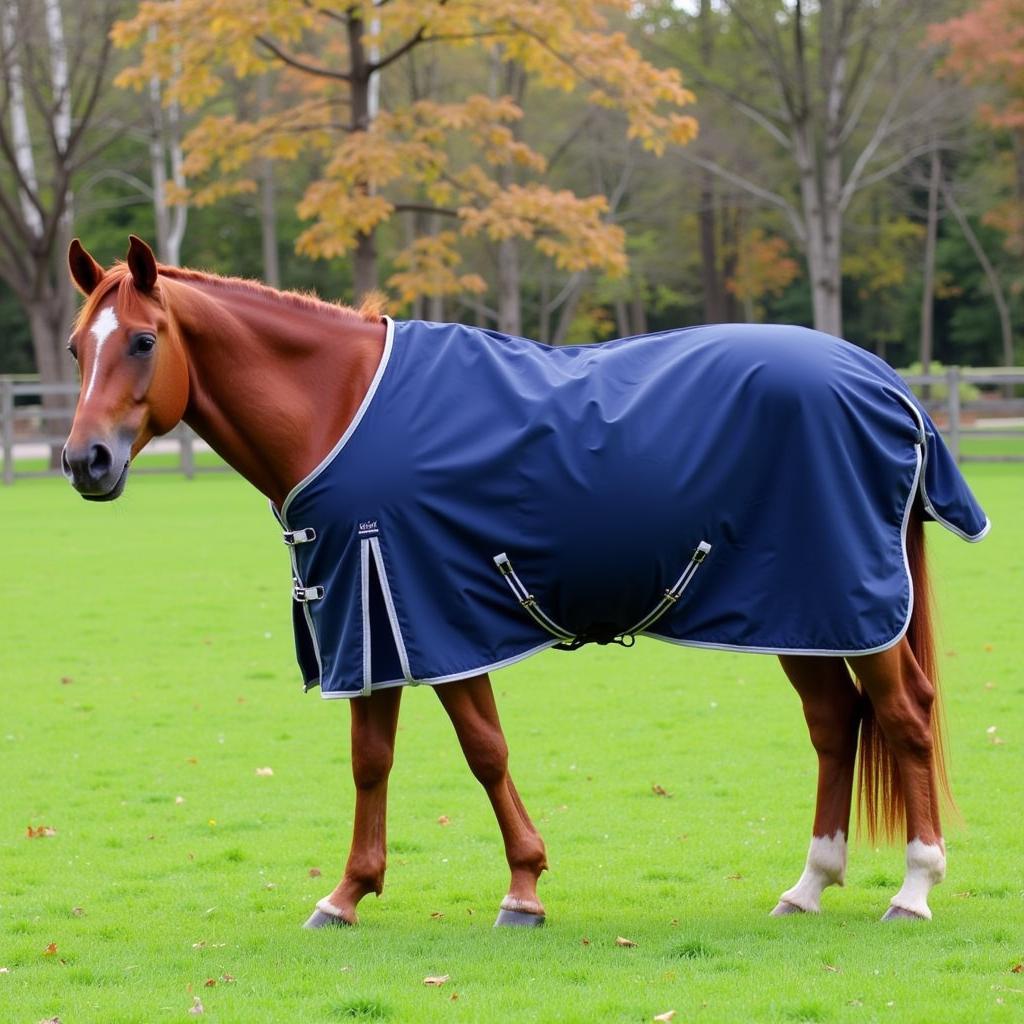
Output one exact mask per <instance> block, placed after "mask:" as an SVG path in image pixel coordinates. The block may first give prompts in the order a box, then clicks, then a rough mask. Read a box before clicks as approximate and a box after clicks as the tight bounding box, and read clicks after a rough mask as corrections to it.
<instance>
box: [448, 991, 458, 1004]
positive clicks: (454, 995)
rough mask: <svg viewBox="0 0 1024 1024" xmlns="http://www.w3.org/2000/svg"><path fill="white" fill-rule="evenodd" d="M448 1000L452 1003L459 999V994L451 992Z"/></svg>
mask: <svg viewBox="0 0 1024 1024" xmlns="http://www.w3.org/2000/svg"><path fill="white" fill-rule="evenodd" d="M448 998H449V999H450V1000H451V1001H452V1002H453V1003H454V1002H455V1000H456V999H458V998H459V993H458V992H453V993H452V994H451V995H450V996H449V997H448Z"/></svg>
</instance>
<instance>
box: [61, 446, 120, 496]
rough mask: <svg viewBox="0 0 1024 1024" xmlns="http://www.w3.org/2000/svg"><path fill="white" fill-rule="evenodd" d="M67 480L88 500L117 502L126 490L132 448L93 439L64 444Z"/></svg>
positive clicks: (62, 460)
mask: <svg viewBox="0 0 1024 1024" xmlns="http://www.w3.org/2000/svg"><path fill="white" fill-rule="evenodd" d="M60 462H61V469H62V470H63V471H64V477H65V479H66V480H67V481H68V482H69V483H70V484H71V486H72V487H74V489H75V490H76V491H78V493H79V494H80V495H81V496H82V497H83V498H85V499H86V500H88V501H113V500H114V499H115V498H119V497H120V496H121V494H122V493H123V492H124V488H125V483H126V482H127V479H128V466H129V463H130V462H131V449H130V447H128V446H127V445H124V444H118V443H116V442H115V443H114V444H108V443H107V442H106V441H89V442H86V443H85V444H74V445H73V444H72V443H71V442H70V441H69V442H68V443H67V444H66V445H65V446H64V450H63V451H62V452H61V457H60Z"/></svg>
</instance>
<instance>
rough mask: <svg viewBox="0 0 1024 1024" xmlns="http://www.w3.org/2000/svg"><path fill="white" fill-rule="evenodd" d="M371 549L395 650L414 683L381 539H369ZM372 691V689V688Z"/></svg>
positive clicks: (403, 669)
mask: <svg viewBox="0 0 1024 1024" xmlns="http://www.w3.org/2000/svg"><path fill="white" fill-rule="evenodd" d="M368 540H369V544H370V548H371V550H372V551H373V556H374V557H373V561H374V565H376V567H377V580H378V582H379V583H380V590H381V593H382V594H383V595H384V606H385V607H386V608H387V610H388V620H389V621H390V623H391V636H392V637H393V638H394V641H395V649H396V650H397V651H398V663H399V664H400V665H401V666H402V671H403V672H404V673H405V678H406V679H407V680H408V681H409V682H412V670H411V669H410V668H409V654H408V652H407V651H406V649H405V640H404V639H403V637H402V628H401V626H399V625H398V612H397V611H395V601H394V598H393V597H392V596H391V584H390V583H388V572H387V569H385V568H384V555H383V554H382V553H381V550H380V537H376V536H375V537H370V538H368ZM371 689H372V687H371Z"/></svg>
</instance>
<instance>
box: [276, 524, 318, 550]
mask: <svg viewBox="0 0 1024 1024" xmlns="http://www.w3.org/2000/svg"><path fill="white" fill-rule="evenodd" d="M282 537H283V539H284V542H285V544H287V545H288V546H289V547H292V548H293V547H295V545H296V544H306V543H308V542H309V541H311V540H316V530H314V529H313V527H312V526H307V527H306V528H305V529H304V530H285V532H284V533H283V534H282Z"/></svg>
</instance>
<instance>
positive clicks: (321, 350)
mask: <svg viewBox="0 0 1024 1024" xmlns="http://www.w3.org/2000/svg"><path fill="white" fill-rule="evenodd" d="M69 263H70V270H71V274H72V276H73V278H74V281H75V283H76V284H77V286H78V288H79V289H80V290H81V291H82V293H83V294H84V295H85V296H86V302H85V305H84V307H83V309H82V311H81V313H80V315H79V317H78V321H77V324H76V327H75V330H74V333H73V335H72V338H71V341H70V344H69V349H70V351H71V354H72V355H73V356H74V357H75V359H77V361H78V365H79V367H80V370H81V377H82V382H83V386H82V391H81V394H80V397H79V401H78V407H77V411H76V414H75V418H74V423H73V426H72V429H71V433H70V436H69V438H68V441H67V445H66V447H65V449H64V455H63V468H64V472H65V475H66V476H67V478H68V480H69V481H70V482H71V483H72V485H73V486H74V488H75V489H76V490H77V491H78V492H79V493H80V494H81V495H82V496H83V497H84V498H87V499H89V500H91V501H110V500H112V499H114V498H117V497H118V496H119V495H120V494H121V493H122V491H123V490H124V486H125V480H126V476H127V474H128V469H129V465H130V463H131V460H132V459H133V458H134V456H135V455H137V454H138V453H139V451H141V450H142V448H144V447H145V445H146V443H147V442H148V441H149V440H150V439H151V438H152V437H154V436H155V435H159V434H163V433H166V432H167V431H169V430H170V429H172V428H173V427H174V426H175V425H176V424H177V423H178V422H179V421H180V420H182V419H183V420H184V421H185V422H186V423H188V424H189V425H190V426H191V427H192V428H193V429H194V430H195V431H196V433H197V434H198V435H199V436H200V437H202V438H204V439H205V440H206V441H207V442H208V443H209V444H210V445H211V447H212V448H213V449H214V450H215V451H216V452H218V453H219V454H220V455H221V456H222V457H223V458H224V459H225V461H226V462H227V463H228V464H229V465H230V466H232V467H233V468H234V469H236V470H237V471H238V472H239V473H241V475H242V476H244V477H245V478H246V479H247V480H248V481H249V482H250V483H252V484H253V485H254V486H255V487H256V488H257V489H258V490H259V491H261V492H262V493H263V494H264V495H266V497H267V498H269V499H270V501H271V502H272V503H274V505H275V506H276V507H277V508H281V506H282V502H283V501H284V500H285V498H286V497H287V496H288V494H289V492H290V491H291V490H292V488H293V487H295V485H296V484H297V482H299V481H301V480H303V479H304V478H305V477H306V476H307V475H308V474H309V473H310V472H311V471H312V470H313V469H314V468H315V467H317V466H318V465H319V464H320V463H321V462H322V460H324V458H325V456H326V455H327V454H328V453H329V452H331V451H332V449H333V448H334V446H335V443H336V441H337V439H338V438H339V437H341V436H342V435H344V433H345V431H346V428H347V427H348V426H349V424H350V423H351V422H352V421H353V417H354V416H355V415H356V412H357V410H358V409H359V408H360V405H361V403H362V402H363V399H364V397H365V396H366V395H367V391H368V389H369V388H370V385H371V381H372V380H373V379H374V375H375V372H376V370H377V368H378V365H379V364H380V363H381V360H382V353H383V351H384V345H385V326H384V325H383V324H382V322H381V317H380V315H379V311H378V310H375V309H371V308H364V309H362V310H360V311H356V310H354V309H350V308H346V307H343V306H337V305H332V304H329V303H326V302H321V301H319V300H317V299H314V298H311V297H307V296H300V295H296V294H291V293H281V292H278V291H275V290H273V289H270V288H267V287H264V286H262V285H259V284H255V283H252V282H248V281H242V280H238V279H232V278H222V277H217V276H214V275H211V274H205V273H200V272H197V271H192V270H183V269H179V268H174V267H166V266H162V265H158V264H157V262H156V261H155V259H154V257H153V253H152V252H151V250H150V249H149V247H148V246H147V245H146V244H145V243H144V242H142V241H140V240H139V239H137V238H135V237H134V236H133V237H132V238H131V243H130V248H129V251H128V257H127V261H126V262H125V263H123V264H116V265H115V266H113V267H112V268H110V269H107V270H104V269H103V268H102V267H101V266H100V265H99V264H98V263H97V262H96V261H95V260H94V259H93V258H92V256H90V255H89V254H88V253H87V252H86V250H85V249H84V248H83V247H82V246H81V245H80V244H79V242H78V241H77V240H75V242H74V243H72V246H71V250H70V253H69ZM907 561H908V563H909V567H910V571H911V576H912V580H913V585H914V593H915V594H916V595H917V600H916V602H915V603H914V611H913V617H912V621H911V624H910V627H909V630H908V632H907V633H906V635H905V636H904V637H903V638H902V639H901V640H900V641H899V642H897V643H895V644H894V645H893V646H891V647H889V648H888V649H885V650H881V651H878V652H877V653H868V654H864V655H862V656H853V657H846V658H843V657H839V656H818V655H799V656H798V655H790V654H783V655H781V656H780V661H781V663H782V668H783V671H784V672H785V674H786V675H787V676H788V678H789V681H790V682H791V683H792V685H793V687H794V688H795V689H796V691H797V693H798V694H799V696H800V699H801V701H802V703H803V710H804V714H805V716H806V720H807V726H808V730H809V732H810V738H811V742H812V743H813V745H814V749H815V751H816V752H817V756H818V789H817V805H816V809H815V814H814V824H813V829H812V839H811V843H810V850H809V852H808V855H807V860H806V866H805V867H804V870H803V873H802V874H801V876H800V878H799V880H798V881H797V882H796V884H795V885H794V886H793V887H792V888H790V889H787V890H786V891H785V892H784V893H782V896H781V898H780V900H779V902H778V905H777V906H776V907H775V909H774V910H773V911H772V913H773V914H774V915H785V914H792V913H800V912H811V913H816V912H818V910H819V909H820V898H821V894H822V891H823V890H824V889H825V888H826V887H827V886H830V885H842V884H843V879H844V874H845V869H846V856H847V836H848V834H849V823H850V813H851V802H852V792H853V784H854V774H855V772H854V767H855V762H856V757H857V751H858V740H859V746H860V772H859V775H858V782H859V794H860V800H861V805H862V808H863V810H864V811H865V812H866V819H867V824H868V828H869V831H870V832H871V834H872V835H873V834H875V833H876V832H881V833H885V834H886V835H888V836H889V837H890V838H891V837H892V835H893V833H894V832H895V831H896V830H897V829H898V827H899V825H900V824H901V823H902V824H905V832H906V841H907V847H906V876H905V880H904V882H903V885H902V887H901V888H900V890H899V892H898V893H896V894H895V895H894V896H893V898H892V900H891V903H890V906H889V908H888V910H887V911H886V912H885V919H886V920H888V919H892V918H930V917H931V912H930V910H929V907H928V893H929V890H930V889H931V888H932V886H933V885H935V884H936V883H938V882H940V881H942V878H943V876H944V874H945V869H946V857H945V846H944V843H943V838H942V830H941V827H940V824H939V800H940V793H941V792H943V791H944V790H946V788H947V780H946V773H945V769H944V766H943V759H942V754H941V750H942V747H941V742H940V735H939V728H938V722H939V716H938V713H937V712H938V709H937V692H936V687H935V660H934V657H933V653H932V636H931V626H930V622H929V612H928V598H927V594H928V589H927V580H926V574H925V557H924V547H923V530H922V514H921V512H920V510H919V509H915V511H914V513H913V514H912V515H911V517H910V522H909V528H908V531H907ZM436 693H437V696H438V698H439V700H440V701H441V703H442V705H443V706H444V709H445V711H446V712H447V713H448V715H449V717H450V718H451V721H452V724H453V725H454V727H455V731H456V733H457V735H458V739H459V742H460V744H461V746H462V750H463V752H464V754H465V756H466V760H467V762H468V764H469V767H470V770H471V771H472V773H473V774H474V775H475V776H476V778H477V779H478V780H479V782H480V783H481V784H482V785H483V787H484V789H485V791H486V793H487V796H488V798H489V800H490V802H491V804H492V806H493V808H494V813H495V816H496V817H497V821H498V826H499V828H500V830H501V835H502V839H503V840H504V844H505V854H506V857H507V859H508V864H509V868H510V870H511V881H510V884H509V889H508V893H507V895H506V896H505V898H504V899H503V900H502V903H501V912H500V914H499V917H498V923H499V924H515V925H536V924H541V923H543V921H544V913H545V912H544V907H543V906H542V904H541V902H540V900H539V898H538V896H537V881H538V879H539V877H540V874H541V872H542V871H544V869H545V867H546V865H547V861H546V857H545V849H544V843H543V841H542V839H541V837H540V835H539V834H538V832H537V830H536V828H535V827H534V825H533V823H532V822H531V820H530V817H529V815H528V814H527V812H526V808H525V807H524V806H523V802H522V801H521V800H520V798H519V794H518V793H517V792H516V787H515V785H514V784H513V782H512V778H511V776H510V775H509V772H508V748H507V746H506V743H505V737H504V735H503V733H502V728H501V724H500V722H499V719H498V712H497V709H496V707H495V702H494V696H493V693H492V690H491V683H490V679H489V678H488V676H487V675H486V674H481V675H477V676H475V677H473V678H468V679H460V680H456V681H452V682H446V683H444V685H438V686H436ZM401 696H402V687H400V686H396V687H393V688H386V689H379V690H375V691H373V692H372V693H370V694H369V695H368V696H362V697H358V698H357V699H353V700H352V701H351V711H352V771H353V776H354V780H355V786H356V803H355V821H354V826H353V837H352V846H351V852H350V853H349V857H348V862H347V864H346V867H345V872H344V875H343V876H342V878H341V881H340V882H339V883H338V885H337V887H336V888H335V889H334V890H333V892H331V893H330V895H328V896H327V897H325V898H324V899H322V900H321V901H320V902H319V903H318V904H317V909H316V910H315V912H314V913H313V915H312V917H310V919H309V921H308V922H307V926H308V927H320V926H323V925H329V924H348V925H351V924H355V923H356V920H357V917H356V907H357V905H358V903H359V901H360V900H361V899H362V898H363V897H364V896H366V895H367V894H368V893H371V892H372V893H377V894H379V893H380V892H381V891H382V888H383V884H384V869H385V813H386V802H387V786H388V774H389V771H390V769H391V765H392V756H393V750H394V742H395V731H396V727H397V722H398V710H399V702H400V700H401Z"/></svg>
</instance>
